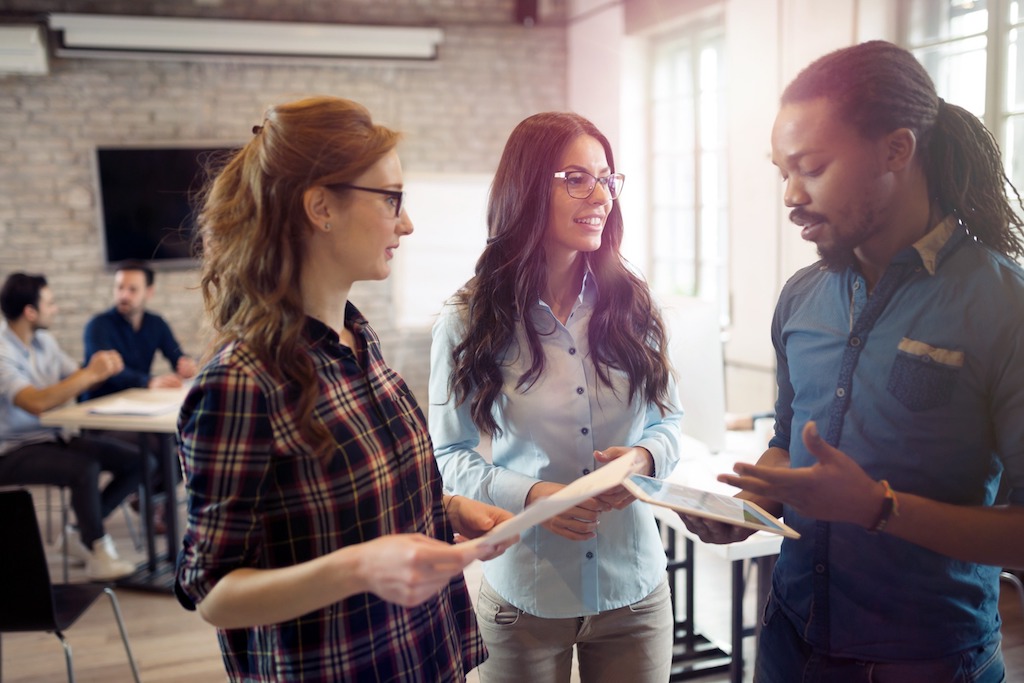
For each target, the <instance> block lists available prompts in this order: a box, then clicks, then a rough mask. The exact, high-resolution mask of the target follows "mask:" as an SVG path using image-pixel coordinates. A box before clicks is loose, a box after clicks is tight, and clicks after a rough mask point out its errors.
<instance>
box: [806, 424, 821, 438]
mask: <svg viewBox="0 0 1024 683" xmlns="http://www.w3.org/2000/svg"><path fill="white" fill-rule="evenodd" d="M807 429H808V431H809V432H810V434H811V436H813V437H814V438H815V439H820V438H821V434H819V433H818V423H817V422H814V421H813V420H812V421H811V422H808V423H807Z"/></svg>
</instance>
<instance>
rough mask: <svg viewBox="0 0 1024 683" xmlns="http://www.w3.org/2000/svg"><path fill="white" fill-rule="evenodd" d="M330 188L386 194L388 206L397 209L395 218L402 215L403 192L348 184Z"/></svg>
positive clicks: (335, 185) (329, 186) (339, 184)
mask: <svg viewBox="0 0 1024 683" xmlns="http://www.w3.org/2000/svg"><path fill="white" fill-rule="evenodd" d="M327 187H328V188H330V189H332V190H334V189H339V190H362V191H363V192H374V193H376V194H384V195H387V196H388V205H389V206H393V207H394V208H395V218H398V217H399V216H401V215H402V197H403V196H404V193H403V192H402V191H401V190H381V189H378V188H376V187H361V186H359V185H350V184H348V183H336V184H334V185H328V186H327Z"/></svg>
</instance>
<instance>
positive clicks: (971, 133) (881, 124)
mask: <svg viewBox="0 0 1024 683" xmlns="http://www.w3.org/2000/svg"><path fill="white" fill-rule="evenodd" d="M818 97H825V98H827V99H828V100H830V101H831V102H833V103H834V104H836V106H837V109H838V111H839V115H840V116H841V117H842V118H843V120H844V121H846V123H848V124H850V125H852V126H854V127H855V128H857V130H859V131H860V133H861V135H863V136H864V137H865V138H866V139H868V140H877V139H878V138H880V137H881V136H883V135H886V134H888V133H890V132H892V131H894V130H896V129H898V128H908V129H910V130H912V131H913V132H914V135H915V136H916V137H917V141H918V152H917V155H918V162H919V163H920V164H921V167H922V168H923V169H924V171H925V174H926V177H927V179H928V192H929V193H930V195H931V199H932V200H934V201H936V202H937V203H938V205H939V207H940V208H941V209H942V211H943V213H945V214H953V215H954V216H956V218H957V219H958V220H959V221H960V223H961V224H962V225H964V226H965V227H966V228H967V231H968V232H969V233H970V234H971V235H973V236H974V238H975V239H976V240H978V241H979V242H981V243H982V244H985V245H988V246H989V247H991V248H993V249H995V250H996V251H998V252H1000V253H1002V254H1004V255H1005V256H1008V257H1009V258H1011V259H1015V260H1016V259H1020V258H1022V257H1024V231H1022V227H1021V226H1022V223H1021V219H1020V218H1019V217H1018V215H1017V213H1016V212H1015V211H1014V206H1013V203H1012V202H1011V200H1010V196H1009V194H1010V193H1012V195H1013V197H1015V198H1016V202H1015V203H1016V204H1017V205H1018V206H1024V205H1022V203H1021V198H1020V195H1019V194H1018V192H1017V189H1016V188H1015V187H1014V186H1013V183H1011V182H1010V180H1009V178H1007V177H1006V173H1005V171H1004V170H1003V162H1002V158H1001V155H1000V153H999V146H998V145H997V144H996V141H995V139H994V138H993V137H992V134H991V133H989V131H988V129H986V128H985V126H984V125H983V124H982V123H981V121H979V120H978V118H977V117H976V116H974V114H971V113H970V112H969V111H967V110H966V109H964V108H963V107H958V106H956V105H954V104H949V103H948V102H945V101H943V100H942V99H941V98H940V97H939V96H938V94H937V93H936V92H935V85H934V84H933V83H932V79H931V78H930V77H929V76H928V72H927V71H925V69H924V67H923V66H921V64H920V62H918V61H917V60H916V59H915V58H914V55H912V54H911V53H910V52H908V51H907V50H904V49H903V48H901V47H898V46H896V45H893V44H892V43H887V42H885V41H883V40H872V41H868V42H866V43H861V44H859V45H854V46H852V47H847V48H843V49H840V50H836V51H835V52H831V53H829V54H827V55H825V56H824V57H821V58H819V59H818V60H816V61H814V62H812V63H811V64H810V65H809V66H808V67H806V68H805V69H804V70H803V71H801V72H800V73H799V74H798V75H797V77H796V78H795V79H794V80H793V82H792V83H790V84H789V86H788V87H787V88H786V90H785V91H784V92H783V94H782V103H783V104H786V103H790V102H805V101H807V100H810V99H815V98H818Z"/></svg>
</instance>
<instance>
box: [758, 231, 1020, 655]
mask: <svg viewBox="0 0 1024 683" xmlns="http://www.w3.org/2000/svg"><path fill="white" fill-rule="evenodd" d="M1022 327H1024V273H1022V271H1021V269H1020V267H1019V266H1018V265H1017V264H1014V263H1012V262H1011V261H1010V260H1008V259H1006V258H1004V257H1003V256H1001V255H999V254H997V253H995V252H994V251H992V250H991V249H988V248H986V247H984V246H982V245H980V244H978V243H977V242H976V241H974V240H973V239H971V238H970V237H969V236H968V235H967V233H966V232H965V231H964V229H963V228H962V227H959V226H957V224H956V223H955V222H954V221H953V220H952V219H947V220H946V221H945V222H943V223H942V224H941V225H939V226H938V227H936V228H935V229H934V230H933V231H931V232H930V233H929V234H928V235H926V236H925V237H924V238H922V239H921V240H920V241H919V242H918V243H916V244H915V245H913V247H910V248H907V249H905V250H903V251H902V252H900V253H899V254H897V256H896V257H895V259H894V260H893V262H892V264H890V266H889V268H888V269H887V270H886V272H885V274H884V275H883V277H882V278H881V280H880V281H879V282H878V283H877V285H876V286H875V289H874V291H873V292H872V293H871V294H870V295H869V294H868V292H867V287H866V283H865V280H864V278H863V277H862V276H861V275H860V274H859V273H858V272H856V271H855V270H852V269H850V270H846V271H843V272H838V273H837V272H830V271H828V270H826V269H824V268H823V267H822V266H820V265H818V264H816V265H814V266H811V267H808V268H805V269H803V270H801V271H799V272H798V273H796V275H794V276H793V278H792V279H791V280H790V281H789V282H788V283H787V284H786V286H785V287H784V288H783V291H782V294H781V296H780V299H779V304H778V307H777V309H776V313H775V319H774V321H773V325H772V340H773V343H774V345H775V350H776V355H777V358H778V371H777V372H778V386H779V398H778V403H777V405H776V425H775V427H776V436H775V438H774V439H773V440H772V442H771V445H772V446H777V447H779V448H783V449H786V450H788V451H789V454H790V460H791V466H792V467H805V466H809V465H811V464H813V462H814V458H813V456H811V455H810V454H808V453H807V451H806V449H805V448H804V445H803V442H802V440H801V438H800V432H801V430H802V429H803V426H804V424H805V423H806V422H807V421H808V420H816V421H817V423H818V427H819V431H820V432H821V433H822V435H823V436H824V437H825V439H826V440H827V441H828V442H829V443H831V444H833V445H836V446H837V447H838V448H840V449H841V450H842V451H844V452H845V453H847V454H848V455H849V456H851V457H852V458H853V459H855V460H856V461H857V462H858V463H859V464H860V465H861V467H863V468H864V469H865V471H866V472H867V473H868V475H870V476H871V477H873V478H875V479H888V481H889V482H890V483H891V485H892V487H893V488H894V489H896V490H897V491H905V492H909V493H914V494H918V495H921V496H925V497H927V498H931V499H934V500H939V501H944V502H947V503H951V504H954V505H965V506H977V505H991V504H992V503H993V501H994V500H995V497H996V493H997V490H998V488H999V483H1000V474H1002V476H1003V477H1006V478H1007V482H1008V484H1009V486H1008V488H1009V489H1010V496H1011V501H1012V502H1013V503H1016V504H1021V503H1024V345H1022V340H1024V336H1022V332H1024V330H1022ZM784 514H785V519H786V522H787V523H788V524H790V525H791V526H793V527H794V528H795V529H796V530H797V531H799V532H800V533H801V534H802V538H801V539H799V540H795V541H794V540H789V539H787V540H785V541H784V543H783V546H782V553H781V555H780V557H779V561H778V564H777V568H776V571H775V575H774V579H773V585H774V594H775V597H776V598H777V599H778V600H779V601H780V603H781V606H782V609H783V610H784V611H785V612H786V614H787V615H788V616H789V617H790V619H791V620H793V622H794V623H795V624H796V625H797V627H798V629H799V630H800V631H801V632H802V633H803V635H804V637H805V638H806V639H807V641H808V642H809V643H810V644H811V645H812V646H814V647H815V648H817V649H820V650H824V651H826V652H828V653H830V654H832V655H836V656H848V657H856V658H864V659H871V660H877V661H886V660H912V659H929V658H936V657H940V656H944V655H948V654H950V653H952V652H956V651H959V650H963V649H965V648H969V647H973V646H976V645H979V644H981V643H984V642H986V641H989V640H990V639H992V638H994V637H997V636H998V632H999V627H1000V621H999V613H998V609H997V606H998V599H999V585H998V584H999V581H998V574H999V568H998V567H992V566H984V565H979V564H975V563H971V562H962V561H959V560H954V559H951V558H949V557H945V556H943V555H939V554H937V553H935V552H932V551H930V550H926V549H924V548H922V547H920V546H917V545H915V544H913V543H909V542H907V541H903V540H901V539H898V538H896V537H894V536H890V535H888V534H885V533H879V534H872V533H869V532H867V531H866V530H864V529H863V528H861V527H859V526H856V525H853V524H843V523H826V522H819V521H816V520H814V519H809V518H806V517H803V516H801V515H799V514H797V513H796V512H795V511H794V510H792V509H790V508H786V509H785V511H784ZM1007 542H1008V543H1009V542H1018V541H1017V540H1011V539H1007Z"/></svg>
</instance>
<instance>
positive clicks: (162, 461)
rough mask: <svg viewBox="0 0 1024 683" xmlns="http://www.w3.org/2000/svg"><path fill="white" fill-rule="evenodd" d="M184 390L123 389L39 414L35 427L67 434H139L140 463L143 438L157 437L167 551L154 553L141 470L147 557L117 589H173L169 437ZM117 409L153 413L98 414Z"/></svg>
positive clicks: (174, 508) (173, 470) (147, 485)
mask: <svg viewBox="0 0 1024 683" xmlns="http://www.w3.org/2000/svg"><path fill="white" fill-rule="evenodd" d="M187 393H188V389H187V388H180V389H125V390H124V391H119V392H116V393H114V394H109V395H107V396H101V397H99V398H95V399H91V400H88V401H83V402H81V403H70V404H67V405H65V406H61V407H60V408H54V409H53V410H48V411H46V412H45V413H43V414H42V415H40V416H39V423H40V424H41V425H43V426H46V427H61V428H63V429H67V430H82V429H98V430H109V431H118V432H130V433H137V434H139V435H140V438H139V451H140V454H141V456H142V459H143V462H146V461H147V460H148V455H149V453H148V452H149V446H148V444H147V441H148V440H147V439H146V438H145V437H146V435H148V434H156V435H158V436H159V437H160V438H159V443H160V448H159V452H158V453H156V456H157V460H158V463H159V467H160V468H161V472H162V474H163V480H164V482H165V486H164V488H165V489H166V494H165V499H164V505H165V514H164V522H165V524H166V526H167V531H166V534H165V537H166V539H167V552H166V554H164V555H160V554H158V553H157V550H156V536H155V534H154V533H153V532H152V526H153V525H152V523H150V522H149V521H148V520H152V519H153V515H152V511H153V510H152V495H150V494H151V493H152V482H151V479H150V473H149V468H147V467H143V477H142V479H143V488H144V491H145V492H146V495H145V496H144V500H143V507H142V514H143V519H145V520H147V522H146V524H145V527H146V553H147V561H146V563H145V564H144V565H143V566H142V567H140V569H139V570H138V571H136V572H135V574H132V575H131V576H129V577H126V578H125V579H121V580H119V581H118V582H117V583H118V585H124V586H128V587H136V588H148V589H155V590H159V591H161V592H164V591H168V590H173V585H174V563H175V558H176V553H177V548H178V544H179V538H178V501H177V491H176V487H175V486H174V482H176V481H178V477H177V467H178V458H177V453H176V452H175V448H174V434H175V431H176V429H177V422H178V409H179V408H180V407H181V404H182V402H183V401H184V400H185V395H186V394H187ZM112 407H113V408H115V409H117V408H118V407H120V408H123V409H124V410H137V411H138V412H139V413H146V412H154V413H155V414H128V413H127V412H115V413H104V412H97V411H102V410H104V409H110V408H112Z"/></svg>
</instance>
